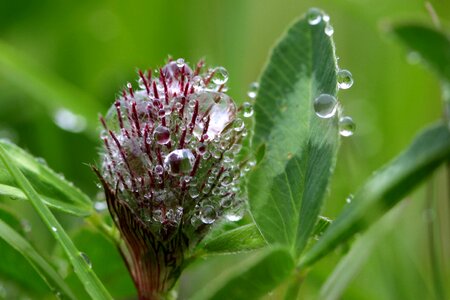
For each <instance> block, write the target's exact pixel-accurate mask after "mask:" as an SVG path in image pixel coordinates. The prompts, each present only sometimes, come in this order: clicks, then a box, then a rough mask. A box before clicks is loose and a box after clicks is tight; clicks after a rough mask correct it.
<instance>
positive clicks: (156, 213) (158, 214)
mask: <svg viewBox="0 0 450 300" xmlns="http://www.w3.org/2000/svg"><path fill="white" fill-rule="evenodd" d="M152 219H153V220H154V221H155V222H159V223H162V222H163V221H164V216H163V213H162V211H161V210H160V209H155V210H153V212H152Z"/></svg>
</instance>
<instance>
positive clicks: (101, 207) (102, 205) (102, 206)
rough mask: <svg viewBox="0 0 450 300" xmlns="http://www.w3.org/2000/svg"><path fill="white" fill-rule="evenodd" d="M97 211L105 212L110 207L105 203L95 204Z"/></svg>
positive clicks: (98, 202)
mask: <svg viewBox="0 0 450 300" xmlns="http://www.w3.org/2000/svg"><path fill="white" fill-rule="evenodd" d="M94 208H95V211H97V212H102V211H105V210H106V209H107V208H108V205H107V204H106V202H105V201H97V202H95V203H94Z"/></svg>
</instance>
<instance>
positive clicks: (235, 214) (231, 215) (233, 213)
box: [225, 206, 245, 222]
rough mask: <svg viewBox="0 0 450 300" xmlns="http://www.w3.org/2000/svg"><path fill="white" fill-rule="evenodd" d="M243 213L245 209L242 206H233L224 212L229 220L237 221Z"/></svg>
mask: <svg viewBox="0 0 450 300" xmlns="http://www.w3.org/2000/svg"><path fill="white" fill-rule="evenodd" d="M244 215H245V209H244V207H243V206H238V207H234V208H232V209H231V210H229V211H227V212H226V214H225V218H226V219H227V220H228V221H231V222H237V221H239V220H241V219H242V218H243V217H244Z"/></svg>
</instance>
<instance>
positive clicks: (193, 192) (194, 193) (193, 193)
mask: <svg viewBox="0 0 450 300" xmlns="http://www.w3.org/2000/svg"><path fill="white" fill-rule="evenodd" d="M189 195H190V196H191V198H193V199H195V198H197V197H198V196H200V192H199V191H198V189H197V188H196V187H191V188H190V189H189Z"/></svg>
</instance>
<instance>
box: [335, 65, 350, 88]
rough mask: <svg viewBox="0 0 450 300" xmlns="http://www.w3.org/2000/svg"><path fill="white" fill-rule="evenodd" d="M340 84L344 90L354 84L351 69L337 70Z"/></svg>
mask: <svg viewBox="0 0 450 300" xmlns="http://www.w3.org/2000/svg"><path fill="white" fill-rule="evenodd" d="M337 80H338V86H339V88H340V89H342V90H346V89H349V88H351V87H352V85H353V76H352V73H350V71H348V70H345V69H341V70H339V71H338V72H337Z"/></svg>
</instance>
